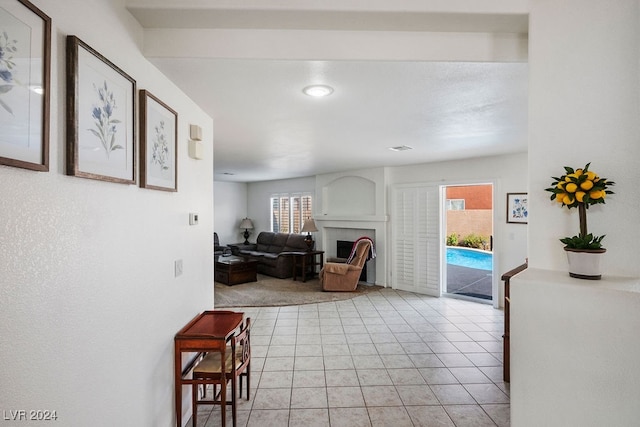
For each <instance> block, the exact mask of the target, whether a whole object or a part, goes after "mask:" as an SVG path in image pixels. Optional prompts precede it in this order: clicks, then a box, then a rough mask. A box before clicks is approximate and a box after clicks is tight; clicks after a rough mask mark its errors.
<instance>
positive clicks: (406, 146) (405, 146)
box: [389, 145, 413, 151]
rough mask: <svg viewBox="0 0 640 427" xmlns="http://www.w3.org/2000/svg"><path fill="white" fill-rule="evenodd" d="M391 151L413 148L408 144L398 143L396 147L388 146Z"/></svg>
mask: <svg viewBox="0 0 640 427" xmlns="http://www.w3.org/2000/svg"><path fill="white" fill-rule="evenodd" d="M389 150H391V151H407V150H413V147H409V146H408V145H398V146H397V147H389Z"/></svg>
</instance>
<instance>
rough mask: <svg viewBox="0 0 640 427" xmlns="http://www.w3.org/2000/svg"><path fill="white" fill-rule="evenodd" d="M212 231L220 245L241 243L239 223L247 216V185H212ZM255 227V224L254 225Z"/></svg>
mask: <svg viewBox="0 0 640 427" xmlns="http://www.w3.org/2000/svg"><path fill="white" fill-rule="evenodd" d="M213 211H214V217H215V220H214V227H213V228H214V231H215V232H217V233H218V238H219V239H220V244H221V245H228V244H230V243H238V242H243V241H244V237H243V236H242V233H243V230H240V229H239V228H238V227H239V226H240V221H241V220H242V218H244V217H246V216H247V184H246V183H243V182H221V181H215V182H214V183H213ZM254 225H255V224H254Z"/></svg>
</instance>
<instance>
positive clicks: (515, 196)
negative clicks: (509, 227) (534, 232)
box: [507, 193, 529, 224]
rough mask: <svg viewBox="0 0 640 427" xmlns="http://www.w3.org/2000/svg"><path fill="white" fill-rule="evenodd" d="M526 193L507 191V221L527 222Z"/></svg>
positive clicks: (514, 222)
mask: <svg viewBox="0 0 640 427" xmlns="http://www.w3.org/2000/svg"><path fill="white" fill-rule="evenodd" d="M527 205H528V194H527V193H507V223H508V224H527V223H528V221H529V209H528V206H527Z"/></svg>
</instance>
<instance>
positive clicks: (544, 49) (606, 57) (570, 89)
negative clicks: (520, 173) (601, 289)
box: [529, 0, 640, 276]
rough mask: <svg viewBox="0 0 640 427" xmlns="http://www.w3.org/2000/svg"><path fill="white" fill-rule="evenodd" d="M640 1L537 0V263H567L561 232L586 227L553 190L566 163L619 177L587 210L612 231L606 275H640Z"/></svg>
mask: <svg viewBox="0 0 640 427" xmlns="http://www.w3.org/2000/svg"><path fill="white" fill-rule="evenodd" d="M639 9H640V6H639V2H638V0H616V1H611V2H603V1H599V0H588V1H583V0H567V1H562V2H556V1H542V0H540V1H533V2H531V15H530V27H529V40H530V50H529V57H530V61H529V75H530V88H529V129H530V141H529V183H530V189H531V192H530V195H529V203H530V210H531V221H530V223H529V230H530V235H531V236H535V238H532V239H530V240H529V255H530V256H529V260H530V262H531V264H530V266H532V267H538V268H543V269H552V270H563V271H566V269H567V261H566V256H565V254H564V253H563V250H562V246H563V245H562V243H560V242H558V239H559V238H561V237H565V236H573V235H575V234H578V231H579V226H578V213H577V212H576V210H575V209H572V211H571V212H569V211H568V209H566V208H564V209H560V208H559V207H558V205H557V203H554V202H551V201H549V195H550V194H549V193H547V192H545V191H544V189H545V188H547V187H548V186H549V185H550V184H551V182H552V180H551V176H558V175H559V174H562V172H563V166H565V165H566V166H571V167H582V166H584V165H585V164H586V163H587V162H592V164H591V169H592V170H594V171H595V172H597V173H599V174H600V175H601V176H604V177H607V178H609V179H612V180H614V181H615V182H616V186H615V187H614V188H613V190H614V191H615V192H616V194H615V195H613V196H610V197H609V198H608V199H607V203H606V204H605V205H597V206H593V207H591V208H590V209H589V211H588V223H589V231H590V232H593V233H594V234H596V235H601V234H606V235H607V237H606V238H605V239H604V241H603V243H604V246H605V247H606V248H607V253H606V255H605V257H604V259H603V262H602V267H603V273H604V274H616V275H628V276H638V275H640V263H639V262H638V253H637V251H636V250H635V246H636V242H637V241H638V238H639V237H640V221H638V212H639V211H640V197H637V191H636V186H637V185H636V183H637V182H638V180H639V179H640V174H639V173H638V159H640V94H639V93H640V89H639V88H640V77H639V76H640V65H639V43H640V24H639V22H640V17H639V16H638V15H639V13H640V12H639Z"/></svg>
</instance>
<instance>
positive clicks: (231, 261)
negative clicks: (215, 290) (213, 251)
mask: <svg viewBox="0 0 640 427" xmlns="http://www.w3.org/2000/svg"><path fill="white" fill-rule="evenodd" d="M257 265H258V261H256V260H253V259H250V258H246V257H241V256H235V255H232V256H220V257H218V258H217V259H216V264H215V269H214V278H215V281H216V282H220V283H224V284H225V285H228V286H231V285H238V284H240V283H247V282H256V281H257V280H258V277H257Z"/></svg>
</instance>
